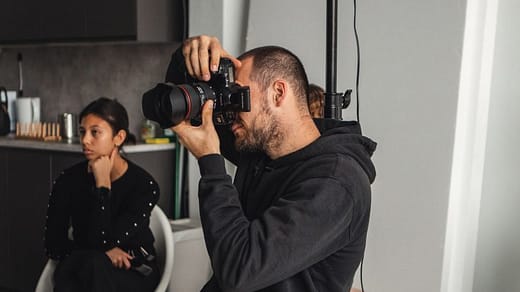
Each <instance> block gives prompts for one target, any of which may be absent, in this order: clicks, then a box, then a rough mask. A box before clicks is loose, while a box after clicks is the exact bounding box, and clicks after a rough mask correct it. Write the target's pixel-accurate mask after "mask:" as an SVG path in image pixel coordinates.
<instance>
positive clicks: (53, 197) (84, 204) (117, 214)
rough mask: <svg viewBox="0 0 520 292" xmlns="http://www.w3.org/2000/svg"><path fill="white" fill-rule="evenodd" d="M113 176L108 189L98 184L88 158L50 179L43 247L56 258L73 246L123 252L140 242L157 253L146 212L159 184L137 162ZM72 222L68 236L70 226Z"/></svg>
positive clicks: (157, 195) (137, 246) (63, 254)
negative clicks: (53, 179) (51, 182)
mask: <svg viewBox="0 0 520 292" xmlns="http://www.w3.org/2000/svg"><path fill="white" fill-rule="evenodd" d="M127 162H128V169H127V171H126V172H125V173H124V174H123V176H121V177H120V178H118V179H117V180H115V181H113V182H112V186H111V190H108V189H107V188H96V183H95V179H94V175H93V174H92V173H89V172H88V170H87V166H88V161H84V162H81V163H78V164H76V165H74V166H72V167H70V168H68V169H66V170H64V171H63V172H62V173H61V174H60V176H59V177H58V178H57V179H56V181H54V186H53V188H52V192H51V193H50V197H49V206H48V209H47V221H46V225H45V252H46V254H47V256H48V257H49V258H51V259H56V260H60V259H63V258H64V257H66V256H67V255H69V254H70V252H71V251H72V250H74V249H78V250H85V249H96V250H101V251H107V250H110V249H112V248H114V247H119V248H121V249H122V250H124V251H126V252H135V251H138V250H139V249H140V248H141V247H142V248H144V249H145V250H146V251H147V252H148V253H150V254H153V255H155V250H154V247H153V242H154V237H153V234H152V232H151V230H150V228H149V223H150V213H151V211H152V209H153V207H154V206H155V204H156V203H157V201H158V199H159V185H158V184H157V182H156V181H155V180H154V179H153V177H152V176H151V175H150V174H149V173H148V172H146V171H145V170H144V169H142V168H141V167H139V166H137V165H136V164H134V163H132V162H130V161H127ZM70 226H72V238H73V239H70V236H69V227H70Z"/></svg>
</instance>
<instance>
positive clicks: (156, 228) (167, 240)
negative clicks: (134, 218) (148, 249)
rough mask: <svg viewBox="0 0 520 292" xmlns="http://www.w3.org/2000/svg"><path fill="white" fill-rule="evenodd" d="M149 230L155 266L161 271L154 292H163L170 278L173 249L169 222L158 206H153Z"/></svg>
mask: <svg viewBox="0 0 520 292" xmlns="http://www.w3.org/2000/svg"><path fill="white" fill-rule="evenodd" d="M150 229H151V230H152V233H153V236H154V238H155V243H154V247H155V251H156V252H157V265H158V266H159V269H160V270H161V280H160V281H159V284H158V285H157V288H156V289H155V291H156V292H164V291H166V288H167V287H168V283H169V282H170V278H171V276H172V271H173V259H174V250H175V249H174V241H173V233H172V228H171V225H170V221H168V217H166V215H165V214H164V212H163V211H162V210H161V208H159V206H155V207H154V208H153V210H152V215H151V216H150Z"/></svg>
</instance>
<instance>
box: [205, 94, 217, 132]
mask: <svg viewBox="0 0 520 292" xmlns="http://www.w3.org/2000/svg"><path fill="white" fill-rule="evenodd" d="M214 104H215V102H214V101H213V100H212V99H210V100H208V101H206V103H204V106H203V108H202V126H203V127H208V126H213V105H214Z"/></svg>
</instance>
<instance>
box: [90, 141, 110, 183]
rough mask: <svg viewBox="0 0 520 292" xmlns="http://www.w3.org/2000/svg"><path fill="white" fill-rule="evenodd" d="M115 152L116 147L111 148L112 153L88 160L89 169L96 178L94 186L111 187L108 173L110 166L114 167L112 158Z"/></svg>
mask: <svg viewBox="0 0 520 292" xmlns="http://www.w3.org/2000/svg"><path fill="white" fill-rule="evenodd" d="M116 153H117V147H114V149H112V153H111V154H110V156H107V155H103V156H100V157H99V158H97V159H95V160H91V161H89V162H88V164H89V169H90V171H92V173H93V174H94V178H95V179H96V187H98V188H99V187H106V188H109V189H110V187H111V180H110V173H111V172H112V168H113V167H114V158H115V156H116Z"/></svg>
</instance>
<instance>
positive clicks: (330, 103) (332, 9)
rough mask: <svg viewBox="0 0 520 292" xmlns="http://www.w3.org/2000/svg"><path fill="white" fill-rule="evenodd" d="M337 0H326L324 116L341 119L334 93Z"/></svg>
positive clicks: (339, 106) (339, 107)
mask: <svg viewBox="0 0 520 292" xmlns="http://www.w3.org/2000/svg"><path fill="white" fill-rule="evenodd" d="M337 24H338V0H327V58H326V62H325V64H326V87H325V108H324V114H325V118H331V119H336V120H341V119H342V118H341V108H342V106H341V103H340V98H338V94H337V93H336V70H337V52H336V51H337V47H338V44H337V35H338V30H337V29H338V25H337Z"/></svg>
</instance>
